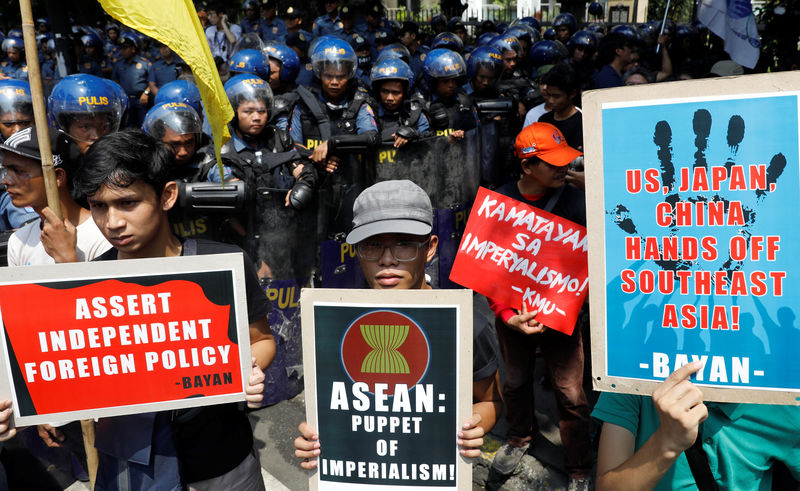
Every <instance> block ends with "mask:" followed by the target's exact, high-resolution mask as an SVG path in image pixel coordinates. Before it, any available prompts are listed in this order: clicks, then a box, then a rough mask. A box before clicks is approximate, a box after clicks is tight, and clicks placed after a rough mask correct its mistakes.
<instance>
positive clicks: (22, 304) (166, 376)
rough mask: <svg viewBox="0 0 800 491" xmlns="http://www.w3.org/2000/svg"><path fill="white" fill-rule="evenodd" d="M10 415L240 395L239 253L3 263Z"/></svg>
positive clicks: (0, 315)
mask: <svg viewBox="0 0 800 491" xmlns="http://www.w3.org/2000/svg"><path fill="white" fill-rule="evenodd" d="M2 273H3V279H2V281H1V282H0V323H1V324H2V327H3V330H2V347H1V348H0V353H2V373H0V390H2V391H3V392H2V397H9V398H11V399H12V401H13V403H14V416H15V423H16V425H18V426H19V425H28V424H37V423H43V422H49V421H53V419H54V416H55V415H58V416H57V417H58V418H59V419H65V418H75V419H77V418H81V419H82V418H87V417H99V416H112V415H120V414H131V413H140V412H147V411H153V410H163V409H176V408H182V407H192V406H203V405H210V404H219V403H224V402H233V401H241V400H244V387H245V385H246V381H247V379H246V374H248V373H249V370H250V343H249V334H248V324H247V308H246V302H245V301H244V275H243V266H242V259H241V255H238V254H221V255H213V256H212V255H208V256H201V257H197V256H195V257H176V258H161V259H147V260H127V261H114V262H98V263H80V264H63V265H56V266H30V267H25V268H3V270H2Z"/></svg>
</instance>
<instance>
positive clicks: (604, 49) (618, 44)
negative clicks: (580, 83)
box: [597, 32, 631, 65]
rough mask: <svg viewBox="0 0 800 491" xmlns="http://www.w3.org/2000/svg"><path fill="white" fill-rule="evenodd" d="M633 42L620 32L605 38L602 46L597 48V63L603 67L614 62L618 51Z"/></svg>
mask: <svg viewBox="0 0 800 491" xmlns="http://www.w3.org/2000/svg"><path fill="white" fill-rule="evenodd" d="M630 45H631V42H630V41H629V40H628V38H626V37H625V36H624V35H622V34H620V33H618V32H612V33H611V34H609V35H608V36H606V37H604V38H603V40H602V41H600V45H599V46H598V47H597V52H598V56H597V58H598V59H597V61H598V63H600V64H601V65H606V64H608V63H611V62H612V61H614V58H616V56H617V50H618V49H622V48H624V47H625V46H630Z"/></svg>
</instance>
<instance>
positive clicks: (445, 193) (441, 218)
mask: <svg viewBox="0 0 800 491" xmlns="http://www.w3.org/2000/svg"><path fill="white" fill-rule="evenodd" d="M480 138H481V136H480V131H479V130H478V128H475V129H472V130H469V131H466V132H465V133H464V138H463V139H462V140H461V141H459V142H456V143H451V142H450V141H449V140H448V139H447V138H445V137H442V138H439V139H437V140H435V146H434V152H435V156H436V159H437V162H438V176H439V186H438V189H437V192H436V194H432V195H431V203H432V204H433V209H434V214H435V216H436V223H437V235H438V236H439V251H438V253H437V258H438V272H439V283H438V285H436V286H438V287H439V288H458V285H455V284H453V283H451V282H450V280H449V277H450V270H451V269H452V267H453V261H454V260H455V255H456V252H457V251H458V244H459V243H460V241H461V234H462V232H463V231H464V227H465V226H466V217H467V216H468V215H469V209H470V207H471V206H472V202H473V201H474V200H475V195H476V194H477V192H478V187H479V186H480V179H481V142H480Z"/></svg>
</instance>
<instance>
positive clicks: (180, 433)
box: [95, 239, 271, 483]
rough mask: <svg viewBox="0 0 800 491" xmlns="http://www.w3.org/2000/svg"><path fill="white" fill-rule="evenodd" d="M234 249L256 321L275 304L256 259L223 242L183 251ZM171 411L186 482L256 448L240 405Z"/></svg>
mask: <svg viewBox="0 0 800 491" xmlns="http://www.w3.org/2000/svg"><path fill="white" fill-rule="evenodd" d="M190 241H191V242H190ZM192 242H193V244H192ZM192 252H194V254H192ZM235 252H241V253H242V254H243V258H244V276H245V290H246V295H247V319H248V323H252V322H255V321H257V320H259V319H261V318H264V317H266V316H267V314H269V312H270V310H271V303H270V302H269V300H268V299H267V297H266V295H264V292H263V290H261V287H260V285H259V282H258V276H257V275H256V270H255V268H254V266H253V263H252V261H250V258H249V257H248V256H247V254H246V253H244V251H242V249H240V248H239V247H237V246H235V245H232V244H224V243H222V242H213V241H210V240H203V239H187V240H186V241H184V242H183V249H182V251H181V255H206V254H226V253H235ZM115 259H117V250H116V249H114V248H111V249H110V250H108V251H106V252H105V253H104V254H102V255H101V256H99V257H97V258H96V259H95V261H110V260H115ZM171 414H172V416H171V418H169V419H171V420H172V422H171V423H170V426H171V428H172V436H173V443H174V445H175V450H176V452H177V455H178V462H179V466H180V473H181V479H182V480H183V482H184V483H193V482H197V481H202V480H205V479H210V478H212V477H217V476H221V475H222V474H225V473H226V472H229V471H231V470H233V469H234V468H235V467H236V466H238V465H239V464H240V463H241V462H242V461H243V460H244V458H245V457H247V454H249V453H250V451H251V450H252V448H253V430H252V428H251V427H250V421H249V420H248V419H247V415H246V414H245V411H244V404H242V403H231V404H219V405H216V406H204V407H197V408H191V409H179V410H175V411H172V412H171Z"/></svg>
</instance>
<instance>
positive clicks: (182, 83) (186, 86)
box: [153, 80, 213, 145]
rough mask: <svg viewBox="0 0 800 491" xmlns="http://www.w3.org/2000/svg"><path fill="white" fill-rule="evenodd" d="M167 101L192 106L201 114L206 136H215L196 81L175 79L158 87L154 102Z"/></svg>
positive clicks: (158, 103)
mask: <svg viewBox="0 0 800 491" xmlns="http://www.w3.org/2000/svg"><path fill="white" fill-rule="evenodd" d="M165 102H183V103H186V104H188V105H189V106H191V107H192V109H194V110H195V111H196V112H197V115H198V116H200V121H201V122H202V123H203V135H204V137H205V138H208V139H210V138H212V137H213V132H212V131H211V125H210V124H209V123H208V119H207V118H205V113H204V110H203V100H202V98H201V97H200V91H199V90H198V89H197V86H196V85H195V84H194V82H190V81H189V80H174V81H172V82H169V83H167V84H165V85H164V86H163V87H161V88H160V89H158V94H156V97H155V100H154V101H153V104H154V105H156V106H158V105H160V104H163V103H165ZM205 144H206V143H204V145H205Z"/></svg>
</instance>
